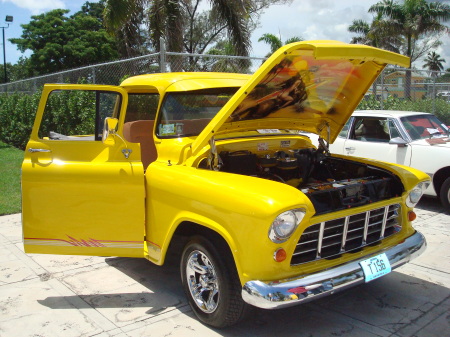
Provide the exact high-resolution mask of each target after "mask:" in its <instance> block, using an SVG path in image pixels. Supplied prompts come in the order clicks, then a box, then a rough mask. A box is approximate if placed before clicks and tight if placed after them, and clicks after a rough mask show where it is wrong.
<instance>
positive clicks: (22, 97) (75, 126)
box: [0, 91, 450, 149]
mask: <svg viewBox="0 0 450 337" xmlns="http://www.w3.org/2000/svg"><path fill="white" fill-rule="evenodd" d="M40 96H41V92H40V91H39V92H36V93H34V94H32V95H26V94H21V93H13V94H0V140H1V141H3V142H5V143H7V144H10V145H12V146H14V147H17V148H19V149H25V147H26V144H27V141H28V139H29V136H30V133H31V129H32V126H33V122H34V117H35V114H36V111H37V107H38V104H39V99H40ZM89 101H90V100H89V99H88V94H87V93H86V92H83V91H78V92H71V93H70V94H69V93H64V94H62V95H54V97H52V100H51V102H49V103H48V105H49V106H51V108H52V111H53V118H52V120H51V121H47V124H48V125H52V124H55V123H56V124H58V125H59V128H60V129H61V126H63V129H64V130H67V134H73V132H74V131H80V133H83V132H86V130H89V129H90V128H92V125H93V124H92V123H93V121H92V120H91V118H90V116H91V114H90V113H89V110H90V109H92V108H93V107H92V106H87V105H88V102H89ZM358 109H360V110H368V109H373V110H379V109H381V103H380V102H379V101H378V100H376V99H375V98H374V97H373V96H371V97H369V98H367V99H364V100H363V101H362V102H361V103H360V104H359V106H358ZM383 109H386V110H407V111H422V112H430V113H433V111H434V114H435V115H436V116H437V117H438V118H439V119H440V120H441V121H442V122H444V123H445V124H446V125H450V114H449V111H450V103H449V102H447V101H445V100H443V99H435V100H432V99H424V100H420V101H408V100H401V99H399V98H395V97H392V96H390V97H388V98H387V99H386V100H385V101H383Z"/></svg>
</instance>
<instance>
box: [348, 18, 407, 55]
mask: <svg viewBox="0 0 450 337" xmlns="http://www.w3.org/2000/svg"><path fill="white" fill-rule="evenodd" d="M348 31H349V32H351V33H355V34H359V35H357V36H354V37H353V38H352V40H351V41H350V43H353V44H365V45H367V46H372V47H376V48H382V49H385V50H389V51H393V52H397V53H398V52H399V50H400V49H399V46H400V44H401V39H400V38H399V37H397V36H395V35H392V34H391V32H390V30H389V29H386V27H384V24H383V22H382V21H381V20H380V19H379V18H375V19H374V20H373V21H372V23H371V24H370V25H369V24H368V23H367V22H366V21H364V20H353V22H352V24H351V25H350V26H348Z"/></svg>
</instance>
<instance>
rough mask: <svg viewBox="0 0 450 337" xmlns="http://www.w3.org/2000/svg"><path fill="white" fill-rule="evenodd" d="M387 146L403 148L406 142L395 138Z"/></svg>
mask: <svg viewBox="0 0 450 337" xmlns="http://www.w3.org/2000/svg"><path fill="white" fill-rule="evenodd" d="M389 144H394V145H397V146H398V147H405V146H406V145H408V142H407V141H406V140H404V139H403V138H401V137H395V138H392V139H391V140H390V141H389Z"/></svg>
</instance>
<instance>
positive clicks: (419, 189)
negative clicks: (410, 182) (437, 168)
mask: <svg viewBox="0 0 450 337" xmlns="http://www.w3.org/2000/svg"><path fill="white" fill-rule="evenodd" d="M428 185H430V182H429V181H425V182H421V183H418V184H417V185H416V186H415V187H414V188H413V189H412V190H411V192H409V194H408V197H407V198H406V205H407V206H408V207H415V206H416V205H417V203H418V202H419V200H420V198H421V197H422V195H423V192H425V190H426V189H427V188H428Z"/></svg>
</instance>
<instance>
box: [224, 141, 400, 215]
mask: <svg viewBox="0 0 450 337" xmlns="http://www.w3.org/2000/svg"><path fill="white" fill-rule="evenodd" d="M219 169H220V171H223V172H229V173H235V174H243V175H249V176H255V177H259V178H262V179H270V180H274V181H278V182H280V183H284V184H288V185H290V186H293V187H295V188H297V189H299V190H301V191H302V192H303V193H305V195H306V196H308V198H309V199H310V200H311V202H312V203H313V205H314V207H315V208H316V211H317V213H316V214H323V213H327V212H333V211H336V210H341V209H346V208H351V207H357V206H361V205H365V204H368V203H372V202H376V201H380V200H385V199H390V198H393V197H395V196H398V195H400V194H401V193H402V192H403V185H402V183H401V181H400V180H399V178H398V177H397V176H395V175H394V174H392V173H391V172H389V171H387V170H383V169H380V168H378V167H376V166H371V165H367V164H363V163H359V162H356V161H352V160H348V159H342V158H336V157H332V156H329V155H326V154H324V152H323V151H319V150H316V149H315V148H302V149H294V150H292V149H290V150H280V151H275V152H273V153H269V154H264V155H257V154H255V153H252V152H251V151H247V150H242V151H233V152H231V151H222V152H220V153H219Z"/></svg>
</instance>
